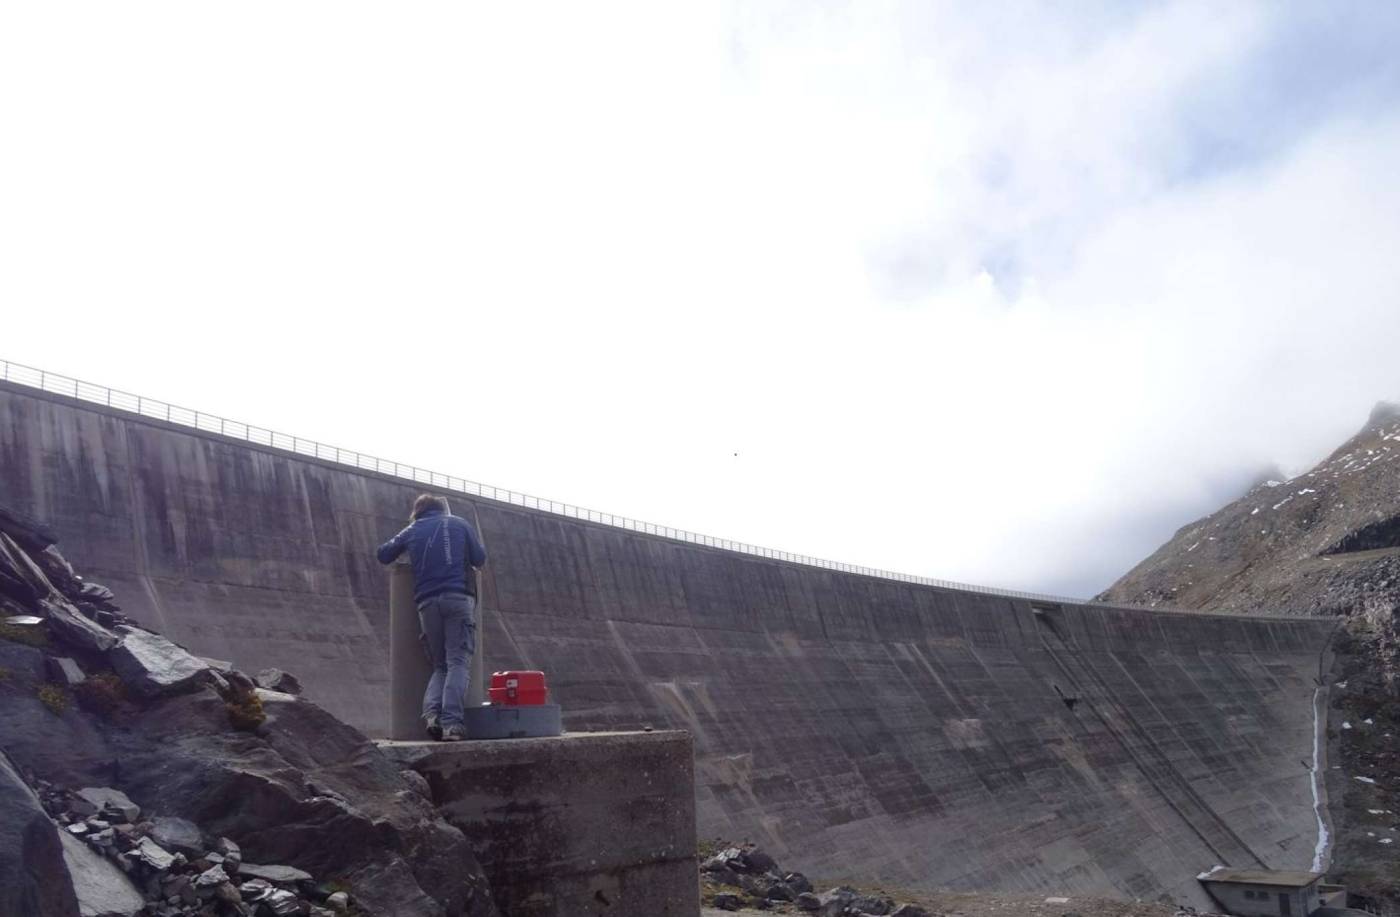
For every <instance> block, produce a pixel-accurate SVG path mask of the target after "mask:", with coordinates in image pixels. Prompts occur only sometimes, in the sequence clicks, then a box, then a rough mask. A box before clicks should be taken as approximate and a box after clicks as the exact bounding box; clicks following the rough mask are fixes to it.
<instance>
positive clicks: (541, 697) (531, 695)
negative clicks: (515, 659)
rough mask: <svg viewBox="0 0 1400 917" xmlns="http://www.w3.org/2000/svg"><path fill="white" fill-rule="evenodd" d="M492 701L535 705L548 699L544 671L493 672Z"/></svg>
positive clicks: (494, 702)
mask: <svg viewBox="0 0 1400 917" xmlns="http://www.w3.org/2000/svg"><path fill="white" fill-rule="evenodd" d="M490 694H491V703H493V704H505V705H508V706H531V707H533V706H535V705H537V704H543V703H545V702H546V700H548V697H549V689H548V688H547V687H546V686H545V683H544V673H543V672H492V673H491V691H490Z"/></svg>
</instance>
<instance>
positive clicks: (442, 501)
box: [411, 494, 451, 519]
mask: <svg viewBox="0 0 1400 917" xmlns="http://www.w3.org/2000/svg"><path fill="white" fill-rule="evenodd" d="M430 509H436V510H441V511H442V512H444V513H448V512H451V509H449V508H448V506H447V498H446V497H438V496H434V495H433V494H419V495H418V499H417V500H414V501H413V516H412V517H411V518H414V519H417V518H418V517H419V516H421V515H423V514H424V513H426V512H427V511H428V510H430Z"/></svg>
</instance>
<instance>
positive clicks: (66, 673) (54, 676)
mask: <svg viewBox="0 0 1400 917" xmlns="http://www.w3.org/2000/svg"><path fill="white" fill-rule="evenodd" d="M45 665H46V668H47V669H48V672H49V681H52V682H54V683H56V684H60V685H66V686H67V687H70V688H72V687H75V686H77V685H80V684H82V683H83V682H84V681H87V676H86V675H84V674H83V667H82V666H80V665H78V663H77V661H76V660H73V659H69V658H68V657H67V656H49V657H47V658H46V659H45Z"/></svg>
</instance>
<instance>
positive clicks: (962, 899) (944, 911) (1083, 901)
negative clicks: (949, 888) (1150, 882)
mask: <svg viewBox="0 0 1400 917" xmlns="http://www.w3.org/2000/svg"><path fill="white" fill-rule="evenodd" d="M890 894H891V897H894V898H897V899H899V900H900V901H908V902H912V903H914V904H918V905H920V906H922V907H924V908H927V909H928V911H929V913H930V914H935V915H941V917H1064V915H1078V917H1175V915H1178V914H1181V913H1182V912H1181V911H1178V910H1177V909H1176V908H1175V907H1172V906H1171V905H1169V904H1146V903H1134V902H1131V901H1115V900H1112V899H1109V898H1084V897H1072V898H1069V899H1068V900H1067V901H1066V900H1060V899H1058V898H1055V899H1047V898H1046V896H1043V895H997V894H971V893H967V892H917V893H915V892H900V893H894V892H893V891H891V892H890ZM700 913H701V915H703V917H726V915H729V914H735V913H737V914H743V915H750V917H752V915H756V914H767V915H771V914H772V913H773V912H772V911H758V910H750V909H748V908H745V909H744V910H742V911H721V910H717V909H715V908H709V907H706V908H701V909H700ZM793 913H797V914H800V913H802V912H801V911H795V910H794V911H793Z"/></svg>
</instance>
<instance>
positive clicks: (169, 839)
mask: <svg viewBox="0 0 1400 917" xmlns="http://www.w3.org/2000/svg"><path fill="white" fill-rule="evenodd" d="M151 839H152V840H153V841H155V842H156V843H157V844H160V845H161V846H162V847H164V848H165V849H166V850H173V851H175V852H176V853H183V854H184V855H185V856H187V857H189V858H190V859H192V860H193V859H197V858H198V857H199V856H201V855H202V854H203V853H204V834H203V832H201V831H200V830H199V826H198V825H196V824H195V823H194V822H192V821H190V820H189V819H185V818H175V817H173V816H170V815H162V816H160V817H158V818H156V819H155V821H154V822H152V827H151Z"/></svg>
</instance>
